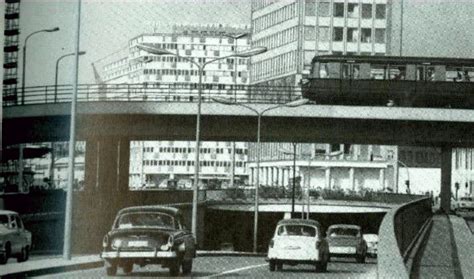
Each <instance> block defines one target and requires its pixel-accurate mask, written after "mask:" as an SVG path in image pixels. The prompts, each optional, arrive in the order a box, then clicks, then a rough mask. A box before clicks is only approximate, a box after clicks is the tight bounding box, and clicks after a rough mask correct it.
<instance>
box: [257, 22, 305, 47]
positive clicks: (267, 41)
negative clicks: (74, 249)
mask: <svg viewBox="0 0 474 279" xmlns="http://www.w3.org/2000/svg"><path fill="white" fill-rule="evenodd" d="M297 38H298V27H297V26H294V27H291V28H288V29H285V30H283V31H280V32H277V33H275V34H272V35H270V36H267V37H264V38H261V39H259V40H255V42H254V44H255V46H265V47H267V48H268V49H273V48H277V47H279V46H282V45H286V44H288V43H291V42H294V41H296V39H297ZM313 39H314V38H313Z"/></svg>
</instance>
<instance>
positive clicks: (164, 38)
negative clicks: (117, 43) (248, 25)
mask: <svg viewBox="0 0 474 279" xmlns="http://www.w3.org/2000/svg"><path fill="white" fill-rule="evenodd" d="M145 38H147V39H148V38H153V39H154V40H155V41H159V40H161V42H162V43H166V42H169V43H168V44H163V45H169V44H170V43H171V44H174V45H176V43H177V42H178V38H180V39H188V42H186V44H183V46H184V45H186V46H189V45H192V44H204V43H206V42H208V41H212V42H213V43H214V42H216V40H213V39H219V44H235V39H234V38H232V37H228V36H225V35H221V36H216V35H214V36H210V35H205V34H203V35H201V36H197V37H196V36H188V35H184V34H164V35H148V36H140V37H138V38H135V39H132V40H130V42H129V46H130V47H131V46H133V45H135V44H137V43H143V42H144V41H145ZM238 40H239V41H241V40H247V43H248V42H249V38H248V37H246V38H239V39H238ZM175 49H176V48H175ZM183 49H184V48H183Z"/></svg>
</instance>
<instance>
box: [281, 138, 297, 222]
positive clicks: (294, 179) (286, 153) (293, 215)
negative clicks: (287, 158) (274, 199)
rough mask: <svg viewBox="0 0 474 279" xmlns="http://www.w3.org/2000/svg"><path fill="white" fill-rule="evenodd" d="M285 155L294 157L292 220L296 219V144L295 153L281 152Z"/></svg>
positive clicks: (294, 145) (294, 146) (294, 144)
mask: <svg viewBox="0 0 474 279" xmlns="http://www.w3.org/2000/svg"><path fill="white" fill-rule="evenodd" d="M280 151H281V152H283V154H285V155H290V154H291V155H293V187H292V190H291V218H295V188H296V142H294V143H293V152H288V151H286V150H280Z"/></svg>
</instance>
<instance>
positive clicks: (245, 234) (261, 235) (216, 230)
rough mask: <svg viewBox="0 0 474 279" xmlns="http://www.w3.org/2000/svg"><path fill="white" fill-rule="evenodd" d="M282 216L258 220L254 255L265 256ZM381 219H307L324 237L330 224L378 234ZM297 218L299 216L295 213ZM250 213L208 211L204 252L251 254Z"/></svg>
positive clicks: (333, 216)
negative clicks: (313, 223) (355, 226)
mask: <svg viewBox="0 0 474 279" xmlns="http://www.w3.org/2000/svg"><path fill="white" fill-rule="evenodd" d="M284 215H285V213H284V212H263V213H260V214H259V216H258V217H259V218H258V237H257V251H258V252H260V253H266V252H267V251H268V243H269V242H270V240H271V239H272V237H273V234H274V232H275V228H276V225H277V223H278V221H280V220H281V219H283V218H284ZM384 216H385V213H384V212H378V213H311V214H310V219H312V220H316V221H318V222H319V223H320V224H321V226H322V230H323V232H324V234H325V232H326V230H327V228H328V227H329V226H330V225H333V224H353V225H359V226H360V227H361V228H362V233H364V234H368V233H370V234H378V230H379V227H380V224H381V223H382V219H383V217H384ZM295 217H296V218H301V213H298V212H296V213H295ZM253 222H254V213H253V212H249V211H227V210H218V209H211V208H208V209H207V210H206V216H205V221H204V223H205V224H206V228H205V239H204V246H205V247H204V248H205V249H206V250H233V251H243V252H251V251H252V245H253Z"/></svg>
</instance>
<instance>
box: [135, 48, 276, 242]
mask: <svg viewBox="0 0 474 279" xmlns="http://www.w3.org/2000/svg"><path fill="white" fill-rule="evenodd" d="M137 47H138V49H140V50H143V51H146V52H148V53H151V54H155V55H173V56H176V57H178V58H181V59H183V60H186V61H188V62H190V63H192V64H194V65H196V66H197V67H198V70H199V71H198V72H199V86H198V102H197V113H196V147H195V153H196V156H195V159H194V186H193V208H192V217H191V220H192V221H191V222H192V224H191V231H192V232H193V234H194V235H195V237H196V238H197V229H196V228H197V202H198V201H197V198H198V188H199V153H200V152H199V151H200V150H199V147H200V133H201V123H200V122H201V102H202V101H201V95H202V76H203V72H204V68H205V67H206V65H208V64H210V63H212V62H215V61H218V60H222V59H226V58H229V57H250V56H253V55H257V54H260V53H263V52H265V51H267V48H265V47H259V48H252V49H249V50H245V51H243V52H238V53H234V54H231V55H227V56H223V57H219V58H215V59H211V60H208V61H205V62H204V63H198V62H196V61H194V59H192V58H189V57H186V56H180V55H179V54H177V53H173V52H170V51H168V50H166V49H160V48H156V47H154V46H151V45H148V44H138V45H137Z"/></svg>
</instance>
